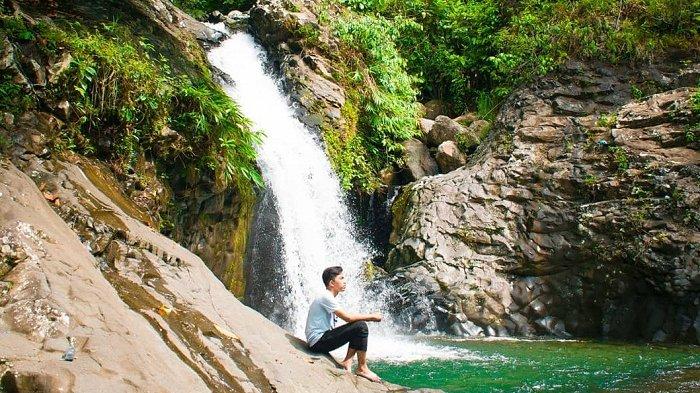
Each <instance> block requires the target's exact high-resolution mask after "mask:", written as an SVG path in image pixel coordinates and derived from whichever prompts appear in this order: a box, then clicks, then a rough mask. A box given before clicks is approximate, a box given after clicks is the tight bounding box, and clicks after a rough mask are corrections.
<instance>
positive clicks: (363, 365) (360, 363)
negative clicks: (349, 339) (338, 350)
mask: <svg viewBox="0 0 700 393" xmlns="http://www.w3.org/2000/svg"><path fill="white" fill-rule="evenodd" d="M355 374H357V375H359V376H361V377H365V378H367V379H369V380H370V381H372V382H379V381H381V380H382V379H381V378H379V376H378V375H377V374H375V373H374V372H373V371H372V370H370V369H369V367H368V366H367V351H357V370H355Z"/></svg>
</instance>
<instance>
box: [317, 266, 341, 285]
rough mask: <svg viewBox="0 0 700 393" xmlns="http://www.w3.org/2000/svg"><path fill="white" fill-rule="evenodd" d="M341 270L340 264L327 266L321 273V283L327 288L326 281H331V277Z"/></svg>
mask: <svg viewBox="0 0 700 393" xmlns="http://www.w3.org/2000/svg"><path fill="white" fill-rule="evenodd" d="M342 272H343V268H342V267H340V266H331V267H327V268H326V269H325V270H324V271H323V274H321V278H323V285H324V286H325V287H326V288H328V283H329V282H331V280H332V279H334V278H335V277H336V276H338V275H339V274H340V273H342Z"/></svg>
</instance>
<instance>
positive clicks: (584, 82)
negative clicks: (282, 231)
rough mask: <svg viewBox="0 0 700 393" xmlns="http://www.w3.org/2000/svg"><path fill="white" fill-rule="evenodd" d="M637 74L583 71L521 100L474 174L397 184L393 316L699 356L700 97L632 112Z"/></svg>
mask: <svg viewBox="0 0 700 393" xmlns="http://www.w3.org/2000/svg"><path fill="white" fill-rule="evenodd" d="M681 74H682V73H681ZM635 75H638V74H632V73H630V72H629V71H628V70H623V71H620V72H616V71H615V70H611V69H607V68H595V69H594V68H588V67H583V68H582V69H581V70H579V72H578V74H575V75H569V76H566V77H562V78H556V77H548V78H545V79H544V80H542V81H540V83H538V84H536V85H534V87H531V88H524V89H522V90H520V91H518V92H516V93H514V94H513V95H512V96H511V97H510V98H509V100H508V101H507V102H506V103H505V104H504V105H503V109H502V111H501V113H500V114H499V116H498V121H497V124H496V125H495V126H494V127H495V129H494V131H492V132H491V135H490V136H489V139H488V141H487V143H485V144H483V145H481V146H480V147H479V149H478V150H477V151H476V152H475V154H474V158H473V159H472V160H471V162H470V165H468V166H466V167H463V168H459V169H457V170H454V171H452V172H449V173H447V174H445V175H442V176H435V177H427V178H423V179H420V180H418V181H416V182H415V183H413V184H411V185H409V186H407V187H406V188H405V189H404V191H403V192H402V194H400V195H399V196H398V197H397V198H396V200H395V202H394V205H393V208H392V211H393V213H394V221H393V223H394V226H393V231H392V234H391V237H390V242H391V244H392V245H393V248H392V249H391V251H390V253H389V257H388V262H387V269H388V271H389V272H390V275H391V278H390V280H391V281H392V282H393V284H394V285H395V287H396V288H397V290H398V292H399V293H400V294H401V296H399V297H397V299H396V304H395V307H396V308H397V309H401V310H404V311H406V312H413V313H414V314H415V315H411V316H410V318H411V320H420V321H424V320H430V319H431V318H434V319H435V320H436V321H437V327H438V328H439V329H442V330H443V331H445V332H452V333H455V332H461V333H459V334H463V335H473V334H476V332H477V330H476V329H473V326H472V325H471V324H467V323H465V321H469V322H471V323H472V324H475V325H476V326H478V327H479V328H481V329H482V332H483V334H486V335H499V336H503V335H532V334H545V335H555V336H560V337H569V335H574V336H589V337H614V338H624V339H645V340H652V339H663V340H667V341H673V340H677V341H686V342H694V343H697V342H698V334H700V331H698V329H699V328H698V327H699V326H700V309H699V308H698V305H699V304H700V247H699V246H698V244H700V212H698V208H697V207H698V206H700V169H698V168H699V165H700V152H699V151H698V150H699V148H700V146H699V144H698V142H697V140H698V135H697V132H695V135H692V131H691V135H687V134H686V132H688V131H687V130H689V129H690V128H689V125H690V124H693V123H694V122H697V119H698V114H697V112H693V110H692V108H691V107H692V103H691V102H692V100H693V97H694V96H695V95H696V94H698V90H697V89H696V88H680V89H677V90H670V91H666V92H662V93H660V94H656V95H652V96H651V97H649V98H648V99H646V100H644V101H641V102H635V101H633V100H632V98H631V95H630V83H641V82H639V81H637V80H636V79H635V78H636V76H635ZM668 77H669V78H670V79H673V78H674V75H673V74H670V75H669V76H668ZM670 83H671V85H673V84H674V83H675V82H670ZM560 97H566V98H567V99H569V100H568V102H569V103H571V102H574V100H575V101H580V102H581V103H582V104H581V105H582V106H581V108H585V110H581V111H574V110H573V109H571V108H569V109H566V110H563V106H562V105H561V103H562V102H563V100H558V98H560ZM619 102H625V103H627V104H625V105H623V106H622V107H620V106H617V103H619ZM615 117H616V119H617V121H616V122H615V121H611V120H610V119H615ZM439 123H440V119H439V118H438V120H437V121H436V123H435V124H436V126H437V125H438V124H439ZM433 128H435V127H433ZM425 304H430V307H424V305H425Z"/></svg>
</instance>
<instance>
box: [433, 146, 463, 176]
mask: <svg viewBox="0 0 700 393" xmlns="http://www.w3.org/2000/svg"><path fill="white" fill-rule="evenodd" d="M435 161H436V162H437V165H438V167H439V168H440V173H447V172H451V171H453V170H455V169H457V168H459V167H461V166H463V165H464V164H465V163H466V162H467V157H466V155H465V154H464V153H462V152H461V151H460V150H459V147H457V143H455V142H453V141H445V142H443V143H441V144H440V146H438V150H437V154H436V155H435Z"/></svg>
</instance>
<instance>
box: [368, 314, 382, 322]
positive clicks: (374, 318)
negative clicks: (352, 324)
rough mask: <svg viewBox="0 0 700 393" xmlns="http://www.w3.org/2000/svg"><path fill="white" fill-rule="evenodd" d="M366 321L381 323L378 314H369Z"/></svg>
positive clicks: (380, 315)
mask: <svg viewBox="0 0 700 393" xmlns="http://www.w3.org/2000/svg"><path fill="white" fill-rule="evenodd" d="M367 320H368V321H372V322H381V321H382V314H379V313H375V314H369V318H368V319H367Z"/></svg>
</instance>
